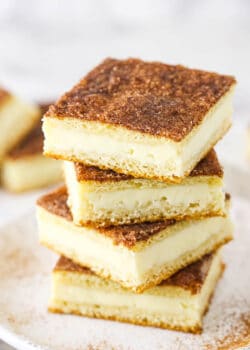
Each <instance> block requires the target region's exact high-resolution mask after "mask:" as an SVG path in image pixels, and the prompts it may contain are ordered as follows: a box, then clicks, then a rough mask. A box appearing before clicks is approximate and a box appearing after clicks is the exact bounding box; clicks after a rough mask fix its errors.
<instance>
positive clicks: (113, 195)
mask: <svg viewBox="0 0 250 350" xmlns="http://www.w3.org/2000/svg"><path fill="white" fill-rule="evenodd" d="M218 187H219V186H218ZM218 187H217V186H211V185H208V184H204V183H201V184H193V185H183V186H181V185H180V186H179V187H178V186H169V187H166V188H161V189H160V188H144V189H135V188H131V189H126V190H117V191H115V192H91V193H88V195H87V199H88V202H89V203H90V205H91V206H93V209H94V210H100V209H102V208H106V209H107V210H109V209H112V210H115V209H116V208H117V209H119V208H121V207H123V208H126V209H127V210H130V211H132V210H133V209H134V208H135V207H139V206H142V207H144V206H146V205H147V203H149V202H150V203H151V202H152V204H151V205H152V206H153V208H154V209H157V210H160V211H161V208H162V206H164V202H167V204H168V205H170V206H181V207H182V208H183V209H184V208H188V206H189V204H191V203H196V204H197V205H199V209H200V210H203V209H204V208H206V206H207V205H208V204H210V203H211V204H212V203H214V202H215V200H216V198H217V196H218V191H220V190H218ZM220 199H221V201H220V204H222V207H223V202H224V201H223V195H222V191H221V198H220ZM75 200H76V198H74V197H73V198H72V203H73V202H74V201H75Z"/></svg>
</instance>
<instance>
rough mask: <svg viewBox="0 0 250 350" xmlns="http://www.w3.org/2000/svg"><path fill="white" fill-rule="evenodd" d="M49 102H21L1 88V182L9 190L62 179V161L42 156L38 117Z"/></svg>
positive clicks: (29, 187) (39, 120)
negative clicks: (45, 103) (37, 103)
mask: <svg viewBox="0 0 250 350" xmlns="http://www.w3.org/2000/svg"><path fill="white" fill-rule="evenodd" d="M47 109H48V105H39V106H36V105H32V104H30V103H26V102H23V101H22V100H20V99H19V98H17V97H15V96H14V95H12V94H11V93H10V92H8V91H6V90H4V89H1V88H0V130H1V139H0V167H1V182H2V185H3V187H4V188H6V189H7V190H9V191H11V192H23V191H27V190H31V189H35V188H39V187H44V186H48V185H50V184H52V183H55V182H59V181H60V180H61V163H60V162H57V161H55V160H54V159H49V158H46V157H44V156H43V134H42V130H41V116H42V115H43V114H44V112H45V111H46V110H47Z"/></svg>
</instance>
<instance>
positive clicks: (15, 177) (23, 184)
mask: <svg viewBox="0 0 250 350" xmlns="http://www.w3.org/2000/svg"><path fill="white" fill-rule="evenodd" d="M61 180H62V162H61V161H57V160H55V159H50V158H46V157H44V156H43V155H42V154H36V155H32V156H27V157H22V158H20V159H16V160H12V159H6V160H5V161H4V162H3V168H2V182H3V185H4V186H5V187H6V188H8V189H9V190H12V191H24V190H28V189H33V188H36V187H42V186H48V185H49V184H52V183H55V182H59V181H61Z"/></svg>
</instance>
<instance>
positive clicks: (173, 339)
mask: <svg viewBox="0 0 250 350" xmlns="http://www.w3.org/2000/svg"><path fill="white" fill-rule="evenodd" d="M243 175H244V176H246V174H243ZM239 176H240V174H238V173H235V172H234V170H231V175H230V177H229V179H230V181H232V182H230V184H228V186H229V187H230V188H231V189H232V192H233V193H234V197H233V207H232V216H233V220H234V223H235V240H234V241H233V242H231V243H230V244H228V245H227V246H226V247H225V248H224V250H223V251H224V257H225V262H226V264H227V269H226V271H225V273H224V276H223V278H222V280H221V281H220V282H219V285H218V288H217V289H216V292H215V295H214V298H213V300H212V304H211V307H210V309H209V312H208V313H207V315H206V317H205V319H204V332H203V334H202V335H191V334H185V333H181V332H173V331H167V330H161V329H156V328H149V327H140V326H133V325H129V324H122V323H118V322H112V321H103V320H94V319H87V318H84V317H76V316H62V315H54V314H49V313H48V312H47V300H48V295H49V288H50V271H51V269H52V267H53V265H54V263H55V259H56V256H55V255H53V254H52V253H51V252H49V251H48V250H46V249H45V248H42V247H40V246H39V245H38V238H37V228H36V223H35V213H34V211H32V212H30V214H29V215H25V216H24V217H22V218H20V219H18V220H17V221H16V222H14V223H11V224H9V225H8V226H5V227H3V228H2V229H1V232H0V338H2V339H3V340H5V341H6V342H8V343H9V344H11V345H12V346H15V347H17V348H18V349H25V350H26V349H27V350H31V349H32V350H34V349H43V350H44V349H50V350H80V349H88V350H90V349H91V350H94V349H98V350H101V349H105V350H106V349H119V350H128V349H129V350H142V349H143V350H153V349H161V350H164V349H166V350H176V349H178V350H187V349H188V350H189V349H192V350H196V349H199V350H200V349H230V350H231V349H239V348H240V347H241V346H243V345H247V344H248V345H249V346H250V249H249V248H250V220H249V215H250V201H249V199H248V198H249V197H247V195H248V193H247V189H245V190H244V187H243V188H242V186H239V185H238V184H239V181H241V180H239ZM239 189H240V191H238V190H239ZM236 190H237V191H236ZM237 192H240V194H241V195H239V194H237ZM243 195H246V197H245V198H244V196H243Z"/></svg>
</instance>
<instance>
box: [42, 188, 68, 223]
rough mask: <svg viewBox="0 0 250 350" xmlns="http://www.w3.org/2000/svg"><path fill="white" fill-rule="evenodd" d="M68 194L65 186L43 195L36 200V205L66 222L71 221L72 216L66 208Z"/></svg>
mask: <svg viewBox="0 0 250 350" xmlns="http://www.w3.org/2000/svg"><path fill="white" fill-rule="evenodd" d="M67 199H68V194H67V190H66V187H65V186H62V187H60V188H57V189H55V190H54V191H51V192H49V193H48V194H45V195H44V196H42V197H40V198H39V199H38V200H37V205H39V206H40V207H42V208H44V209H45V210H47V211H48V212H50V213H52V214H55V215H57V216H61V217H63V218H64V219H66V220H69V221H72V215H71V213H70V210H69V207H68V206H67Z"/></svg>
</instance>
